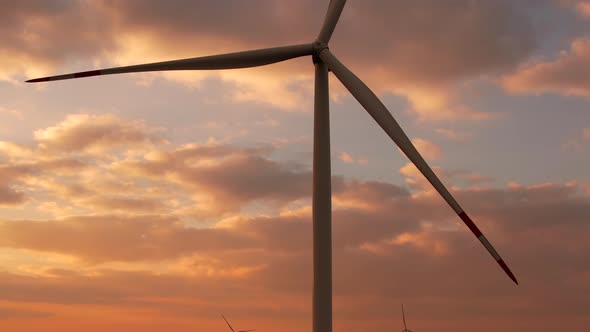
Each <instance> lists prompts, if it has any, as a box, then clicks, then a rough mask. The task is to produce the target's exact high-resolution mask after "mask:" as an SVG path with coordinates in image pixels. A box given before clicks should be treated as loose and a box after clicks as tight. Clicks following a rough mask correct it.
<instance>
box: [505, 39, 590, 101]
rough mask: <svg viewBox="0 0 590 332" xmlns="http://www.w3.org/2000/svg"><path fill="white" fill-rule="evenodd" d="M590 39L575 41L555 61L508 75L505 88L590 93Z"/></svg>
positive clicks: (528, 91) (525, 67)
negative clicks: (589, 69)
mask: <svg viewBox="0 0 590 332" xmlns="http://www.w3.org/2000/svg"><path fill="white" fill-rule="evenodd" d="M588 68H590V39H588V38H578V39H575V40H574V41H572V43H571V45H570V49H569V50H568V51H564V52H562V53H561V54H560V56H559V57H558V59H556V60H553V61H546V60H545V61H543V60H541V61H536V62H533V63H530V64H527V65H524V66H523V67H522V68H520V69H519V70H517V71H516V72H514V73H513V74H510V75H508V76H506V77H504V79H503V81H502V83H503V85H504V87H505V88H506V89H507V90H508V91H510V92H513V93H547V92H552V93H560V94H565V95H578V96H589V95H590V72H588Z"/></svg>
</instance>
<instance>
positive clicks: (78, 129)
mask: <svg viewBox="0 0 590 332" xmlns="http://www.w3.org/2000/svg"><path fill="white" fill-rule="evenodd" d="M155 131H157V130H156V129H153V128H148V127H146V126H145V125H143V124H142V123H140V122H126V121H125V120H123V119H121V118H118V117H116V116H113V115H108V114H107V115H90V114H71V115H68V116H67V117H66V119H65V120H64V121H63V122H62V123H60V124H58V125H57V126H54V127H49V128H46V129H40V130H37V131H35V139H36V140H37V142H38V143H39V147H40V148H41V149H47V150H54V151H62V152H78V151H88V152H104V151H107V150H110V149H113V148H116V147H121V146H125V147H126V148H129V146H132V145H138V144H139V145H143V144H145V143H150V142H152V143H154V142H158V141H159V140H160V139H158V138H156V137H155V136H154V135H153V134H154V132H155Z"/></svg>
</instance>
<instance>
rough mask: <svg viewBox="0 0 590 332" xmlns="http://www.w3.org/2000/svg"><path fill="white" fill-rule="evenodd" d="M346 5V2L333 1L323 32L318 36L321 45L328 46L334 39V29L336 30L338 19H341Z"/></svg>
mask: <svg viewBox="0 0 590 332" xmlns="http://www.w3.org/2000/svg"><path fill="white" fill-rule="evenodd" d="M345 4H346V0H331V1H330V5H329V6H328V11H327V12H326V17H325V18H324V25H322V30H320V34H319V35H318V39H317V40H318V41H319V42H321V43H325V44H327V43H328V42H329V41H330V38H332V33H334V28H336V23H338V19H339V18H340V14H341V13H342V9H344V5H345Z"/></svg>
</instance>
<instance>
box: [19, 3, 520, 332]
mask: <svg viewBox="0 0 590 332" xmlns="http://www.w3.org/2000/svg"><path fill="white" fill-rule="evenodd" d="M345 3H346V0H331V1H330V4H329V6H328V10H327V13H326V16H325V18H324V22H323V25H322V28H321V30H320V33H319V35H318V37H317V38H316V39H315V41H313V42H312V43H308V44H300V45H291V46H283V47H275V48H265V49H258V50H251V51H245V52H237V53H228V54H220V55H212V56H205V57H197V58H190V59H182V60H173V61H165V62H156V63H148V64H141V65H134V66H125V67H116V68H108V69H99V70H91V71H85V72H78V73H71V74H65V75H57V76H50V77H43V78H37V79H32V80H28V81H27V82H47V81H55V80H64V79H71V78H80V77H88V76H98V75H110V74H122V73H137V72H149V71H164V70H212V69H235V68H247V67H256V66H263V65H268V64H272V63H275V62H281V61H285V60H289V59H292V58H297V57H301V56H308V55H311V56H312V60H313V63H314V66H315V97H314V130H313V133H314V140H313V195H312V210H313V212H312V215H313V217H312V219H313V332H330V331H332V230H331V219H332V202H331V197H332V193H331V183H330V181H331V170H330V117H329V95H328V94H329V92H328V70H330V71H332V73H334V75H336V77H337V78H338V79H339V80H340V81H341V82H342V84H343V85H344V86H345V87H346V88H347V89H348V91H349V92H350V93H351V94H352V95H353V96H354V97H355V98H356V99H357V100H358V102H359V103H360V104H361V105H362V106H363V108H365V110H366V111H367V112H368V113H369V115H371V117H373V119H374V120H375V121H376V122H377V124H379V126H381V128H382V129H383V130H384V131H385V133H386V134H387V135H388V136H389V137H390V138H391V139H392V140H393V141H394V142H395V143H396V144H397V146H398V147H399V148H400V150H402V152H403V153H404V154H405V155H406V156H407V157H408V158H409V159H410V161H412V163H414V165H416V167H417V168H418V170H420V172H421V173H422V174H423V175H424V177H426V179H427V180H428V181H429V182H430V183H431V184H432V186H433V187H434V188H435V189H436V190H437V191H438V193H439V194H440V195H441V196H442V198H443V199H444V200H445V201H446V202H447V203H448V204H449V205H450V206H451V208H452V209H453V210H454V211H455V213H457V215H458V216H459V218H461V220H463V222H464V223H465V225H467V227H468V228H469V229H470V230H471V232H472V233H473V234H474V235H475V236H476V237H477V238H478V240H479V241H480V242H481V243H482V244H483V246H484V247H485V248H486V249H487V251H488V252H489V253H490V254H491V255H492V257H493V258H494V260H495V261H496V262H497V263H498V264H499V265H500V267H501V268H502V269H503V270H504V272H505V273H506V274H507V275H508V276H509V277H510V279H512V280H513V281H514V282H515V283H516V284H518V282H517V280H516V278H515V277H514V274H512V272H511V271H510V269H509V268H508V266H507V265H506V263H504V261H503V260H502V258H501V257H500V255H499V254H498V252H497V251H496V250H495V249H494V247H493V246H492V245H491V244H490V242H489V241H488V240H487V239H486V237H485V236H484V235H483V234H482V232H481V231H480V230H479V228H478V227H477V226H476V225H475V224H474V223H473V221H472V220H471V218H469V216H468V215H467V214H466V213H465V211H464V210H463V208H461V206H460V205H459V204H458V203H457V201H456V200H455V198H454V197H453V196H452V195H451V194H450V193H449V191H448V190H447V189H446V188H445V186H444V185H443V184H442V183H441V181H440V180H439V179H438V177H437V176H436V174H435V173H434V172H433V171H432V169H431V168H430V166H429V165H428V164H427V163H426V161H425V160H424V158H422V156H421V155H420V153H418V151H417V150H416V148H415V147H414V145H413V144H412V142H411V141H410V139H409V138H408V136H407V135H406V134H405V133H404V131H403V130H402V128H401V127H400V125H399V124H398V123H397V121H396V120H395V119H394V118H393V116H392V115H391V113H390V112H389V111H388V110H387V108H386V107H385V106H384V105H383V103H382V102H381V101H380V100H379V99H378V98H377V96H376V95H375V94H374V93H373V92H372V91H371V89H369V88H368V87H367V86H366V85H365V83H363V81H361V80H360V79H359V78H358V77H357V76H356V75H355V74H353V73H352V72H351V71H350V70H349V69H348V68H347V67H346V66H344V65H343V64H342V63H341V62H340V61H339V60H338V58H336V56H334V54H333V53H332V51H331V50H330V49H329V48H328V43H329V41H330V38H331V37H332V33H333V32H334V28H335V27H336V23H337V22H338V19H339V18H340V14H341V13H342V9H343V8H344V5H345Z"/></svg>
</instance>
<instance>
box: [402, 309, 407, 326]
mask: <svg viewBox="0 0 590 332" xmlns="http://www.w3.org/2000/svg"><path fill="white" fill-rule="evenodd" d="M402 317H403V319H404V330H407V329H408V327H407V326H406V314H405V313H404V304H403V303H402Z"/></svg>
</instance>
